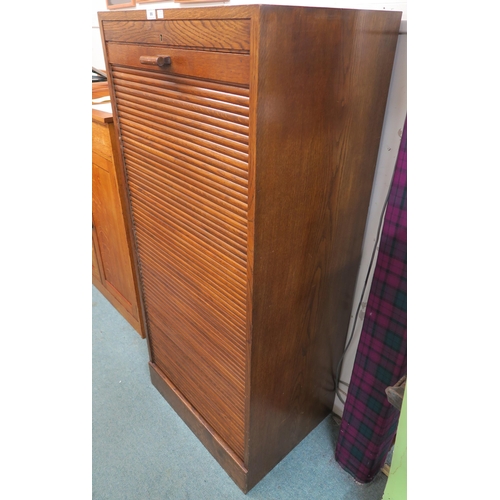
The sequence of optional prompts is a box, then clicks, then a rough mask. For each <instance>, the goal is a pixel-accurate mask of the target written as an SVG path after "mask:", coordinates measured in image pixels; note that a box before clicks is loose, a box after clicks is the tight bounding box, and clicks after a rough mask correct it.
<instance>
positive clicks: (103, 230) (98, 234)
mask: <svg viewBox="0 0 500 500" xmlns="http://www.w3.org/2000/svg"><path fill="white" fill-rule="evenodd" d="M94 85H96V84H93V86H94ZM93 90H94V89H93ZM100 93H101V92H98V91H97V89H96V91H95V92H94V91H93V97H95V96H96V95H99V94H100ZM114 133H115V132H114V124H113V115H112V114H111V113H106V112H102V111H97V110H92V283H93V284H94V286H95V287H96V288H98V289H99V291H100V292H101V293H102V294H103V295H104V296H105V297H106V298H107V299H108V300H109V301H110V302H111V304H113V306H114V307H115V308H116V309H117V310H118V311H119V312H120V313H121V314H122V316H123V317H124V318H125V319H126V320H127V321H128V322H129V323H130V324H131V325H132V326H133V327H134V329H135V330H137V332H138V333H139V334H140V335H141V337H144V336H145V335H144V332H143V328H142V327H141V321H140V315H139V307H138V300H137V290H136V286H135V278H134V273H133V272H132V264H131V262H132V261H131V255H130V250H129V244H128V240H127V234H126V228H125V219H124V217H123V210H122V202H121V199H120V194H119V189H118V180H117V175H116V165H117V162H118V161H119V156H118V154H119V153H118V150H117V148H116V147H115V136H114Z"/></svg>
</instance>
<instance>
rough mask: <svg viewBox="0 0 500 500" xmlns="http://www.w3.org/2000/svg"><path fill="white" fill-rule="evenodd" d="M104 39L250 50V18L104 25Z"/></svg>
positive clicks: (108, 23)
mask: <svg viewBox="0 0 500 500" xmlns="http://www.w3.org/2000/svg"><path fill="white" fill-rule="evenodd" d="M103 30H104V38H105V39H106V40H110V41H120V42H137V43H155V44H158V43H161V44H163V45H165V46H181V47H182V46H183V47H200V48H209V49H213V50H233V51H239V52H248V51H249V50H250V20H249V19H226V20H221V19H209V20H208V19H207V20H196V19H183V20H172V21H162V20H155V21H154V22H151V21H128V22H126V23H123V22H116V21H104V22H103Z"/></svg>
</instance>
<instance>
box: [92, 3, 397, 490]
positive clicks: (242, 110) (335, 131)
mask: <svg viewBox="0 0 500 500" xmlns="http://www.w3.org/2000/svg"><path fill="white" fill-rule="evenodd" d="M161 12H162V13H163V16H164V20H163V21H160V22H157V21H153V22H147V21H146V19H145V15H146V14H145V13H144V12H135V11H134V12H129V13H104V14H100V15H99V19H100V22H101V23H109V22H113V23H114V24H112V25H111V24H109V25H108V28H112V29H111V30H108V33H109V34H111V33H112V32H113V34H112V35H110V36H111V37H113V40H114V41H109V42H106V44H105V45H106V57H107V70H108V74H110V78H111V83H112V88H113V104H114V106H115V107H116V109H117V111H118V115H119V124H120V139H121V142H122V147H123V156H124V159H125V170H126V174H127V182H128V188H129V196H130V206H131V209H132V215H133V225H134V231H135V237H136V247H137V254H138V256H139V261H140V265H141V273H142V280H143V281H142V283H143V289H144V306H145V309H146V311H147V318H148V321H149V325H150V338H149V345H150V355H151V376H152V380H153V383H154V384H155V386H156V387H157V388H158V389H159V390H160V392H161V393H162V394H163V395H164V396H165V397H166V398H167V399H168V400H169V401H170V402H171V403H172V404H174V405H175V408H176V411H178V412H179V413H180V414H181V415H182V416H183V418H185V419H186V421H187V422H188V425H190V426H191V428H192V429H194V432H196V433H197V435H198V436H199V437H200V439H202V440H203V442H204V444H205V445H206V446H207V447H208V449H209V450H210V451H211V453H212V454H213V455H214V456H215V457H216V458H217V460H219V462H220V463H221V464H222V465H223V466H224V468H225V469H226V471H228V473H229V474H230V475H231V477H232V478H233V479H234V480H235V481H236V482H237V484H238V485H239V486H240V488H241V489H242V490H243V491H244V492H247V491H248V490H249V489H251V488H252V487H253V486H254V485H255V484H256V483H257V482H258V481H259V480H260V479H261V478H262V477H263V476H264V475H265V474H267V473H268V472H269V471H270V470H271V469H272V468H273V467H274V466H275V465H276V464H277V463H278V462H279V461H280V460H281V459H282V458H283V457H284V456H285V455H286V454H287V453H288V452H289V451H290V450H291V449H292V448H293V447H294V446H296V445H297V444H298V443H299V442H300V441H301V440H302V439H303V438H304V437H305V436H306V435H307V434H308V433H309V432H310V431H311V430H312V429H313V428H314V427H315V426H316V425H317V424H318V423H319V422H320V421H321V420H322V419H323V418H324V417H325V416H326V415H327V414H328V413H329V412H331V408H332V402H333V396H334V389H335V380H334V368H335V366H336V364H337V362H338V360H339V358H340V356H341V354H342V351H343V346H344V344H345V338H346V333H347V326H348V323H349V319H350V312H351V307H352V298H353V292H354V286H355V282H356V273H357V270H358V267H359V261H360V254H361V245H362V240H363V230H364V224H365V220H366V213H367V208H368V204H369V199H370V189H371V183H372V179H373V173H374V169H375V165H376V160H377V151H378V147H379V140H380V132H381V128H382V122H383V115H384V108H385V102H386V97H387V92H388V88H389V82H390V76H391V65H392V61H393V57H394V50H395V45H396V41H397V32H398V29H399V22H400V17H401V15H400V13H398V12H387V11H385V12H382V11H359V10H353V9H325V8H309V7H291V6H290V7H288V6H273V5H252V6H227V7H223V8H221V7H213V8H211V7H207V8H202V9H165V10H163V11H161ZM227 19H233V20H236V19H245V20H249V19H250V22H249V23H248V25H247V26H246V28H245V29H247V28H248V30H249V31H248V33H245V34H242V32H241V29H240V28H242V26H243V25H242V24H238V23H236V24H234V25H233V26H234V30H233V31H232V33H231V29H232V28H228V30H227V31H228V32H227V33H226V34H227V35H228V36H229V38H231V36H233V34H236V33H237V32H239V33H240V37H241V38H240V39H239V40H238V41H237V43H233V42H232V41H229V42H226V41H221V42H220V43H222V44H225V43H227V45H226V46H225V47H224V48H223V47H222V46H221V45H217V46H216V47H212V49H211V50H200V49H199V48H198V47H197V45H200V46H203V45H204V44H206V43H207V44H212V45H216V43H219V41H217V42H216V41H215V38H213V39H212V41H209V42H207V40H210V36H211V35H210V36H209V35H206V36H205V32H204V31H203V29H202V30H201V32H200V33H199V36H196V33H195V32H194V31H192V32H190V27H191V26H193V25H194V24H193V23H192V21H196V22H201V25H203V26H206V25H207V24H206V23H205V21H208V20H218V21H223V20H227ZM188 20H189V22H186V21H188ZM115 22H116V23H115ZM129 22H137V24H132V25H129V24H128V23H129ZM169 22H175V23H176V24H174V25H173V26H175V29H173V30H171V32H170V36H171V38H168V37H166V38H164V37H163V35H164V31H165V30H164V28H165V26H168V23H169ZM120 23H121V26H120V27H119V25H120ZM223 24H224V23H221V26H222V25H223ZM103 26H104V25H103ZM126 26H131V29H130V31H127V30H126V29H124V28H126ZM212 26H215V25H212ZM228 26H229V24H228ZM237 26H239V27H237ZM108 28H105V29H104V31H106V29H108ZM210 29H211V28H210ZM208 31H210V30H208ZM215 31H217V30H216V29H215V30H214V32H215ZM188 33H189V34H188ZM191 35H192V37H193V38H192V39H190V38H189V37H190V36H191ZM106 36H108V35H106ZM117 37H118V38H117ZM237 38H238V37H237V36H236V35H235V40H236V39H237ZM222 39H224V36H223V37H222ZM138 40H142V41H143V42H144V43H139V42H138ZM176 43H186V44H192V45H184V47H188V48H180V46H171V45H175V44H176ZM167 44H168V45H167ZM238 44H240V45H238ZM241 44H242V45H241ZM203 48H204V49H208V46H207V47H203ZM242 48H244V50H242ZM226 51H227V52H226ZM141 55H147V56H155V55H156V56H158V55H170V56H171V57H172V58H173V61H174V62H173V66H172V67H170V68H168V69H160V68H154V67H153V68H150V69H144V68H143V67H142V66H141V64H140V62H139V57H140V56H141ZM222 82H225V83H222Z"/></svg>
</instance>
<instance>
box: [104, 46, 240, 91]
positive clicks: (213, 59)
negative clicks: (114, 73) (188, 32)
mask: <svg viewBox="0 0 500 500" xmlns="http://www.w3.org/2000/svg"><path fill="white" fill-rule="evenodd" d="M107 51H108V60H109V62H110V63H111V64H112V65H119V66H128V67H133V68H141V69H147V70H150V71H154V72H159V73H163V74H166V75H183V76H192V77H196V78H206V79H209V80H216V81H221V82H227V83H236V84H240V85H248V84H249V81H250V56H249V55H247V54H235V53H224V52H208V51H202V50H184V49H173V48H171V47H163V46H161V45H129V44H122V43H109V44H107ZM159 56H161V57H170V61H171V63H170V64H169V65H168V66H164V67H159V66H156V65H151V64H146V63H144V62H141V60H142V61H144V60H145V58H152V57H159Z"/></svg>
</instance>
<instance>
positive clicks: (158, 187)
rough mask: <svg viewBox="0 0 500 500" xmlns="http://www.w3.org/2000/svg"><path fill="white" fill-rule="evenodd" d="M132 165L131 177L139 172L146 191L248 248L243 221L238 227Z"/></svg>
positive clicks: (228, 240) (237, 245) (230, 240)
mask: <svg viewBox="0 0 500 500" xmlns="http://www.w3.org/2000/svg"><path fill="white" fill-rule="evenodd" d="M129 163H131V162H129ZM132 166H133V167H134V169H133V170H132V169H130V170H129V172H128V176H129V178H130V179H134V176H136V172H137V176H136V177H135V179H136V182H138V183H140V185H141V187H142V188H144V189H145V190H146V191H148V192H150V193H151V194H152V195H154V196H156V197H157V198H158V199H159V200H163V201H165V203H167V204H168V206H170V204H171V205H172V207H175V209H176V211H183V212H185V213H186V216H187V218H190V219H192V218H195V219H198V220H199V221H200V223H201V224H203V225H204V226H206V227H207V229H209V230H210V231H213V232H214V234H216V235H218V237H220V238H222V239H223V240H224V241H227V242H228V243H231V242H234V243H235V248H237V247H242V248H244V249H246V246H247V231H246V227H244V226H243V221H241V224H240V227H236V226H237V224H235V223H234V222H233V220H231V219H229V220H226V219H225V218H221V217H220V214H219V213H214V212H212V211H209V210H207V207H206V204H201V205H200V204H199V203H198V201H197V200H196V199H193V198H192V197H190V196H187V195H186V194H185V193H182V192H179V191H178V190H176V189H172V188H171V186H169V185H168V184H167V183H165V181H162V180H161V179H160V180H159V179H158V178H156V179H155V178H154V177H153V178H151V177H150V176H149V175H148V174H147V173H145V172H143V171H142V169H140V168H139V167H137V166H135V165H132ZM245 252H246V250H245Z"/></svg>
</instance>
